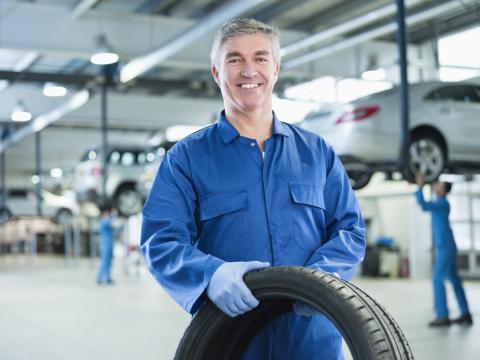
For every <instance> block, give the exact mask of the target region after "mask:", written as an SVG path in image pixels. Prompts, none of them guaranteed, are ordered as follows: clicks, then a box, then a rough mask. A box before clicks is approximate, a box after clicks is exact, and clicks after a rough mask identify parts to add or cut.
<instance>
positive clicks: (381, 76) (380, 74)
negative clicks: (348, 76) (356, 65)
mask: <svg viewBox="0 0 480 360" xmlns="http://www.w3.org/2000/svg"><path fill="white" fill-rule="evenodd" d="M386 77H387V74H386V72H385V69H384V68H378V69H374V70H367V71H364V72H363V73H362V79H363V80H367V81H381V80H385V78H386Z"/></svg>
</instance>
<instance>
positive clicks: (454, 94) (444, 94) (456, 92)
mask: <svg viewBox="0 0 480 360" xmlns="http://www.w3.org/2000/svg"><path fill="white" fill-rule="evenodd" d="M425 100H435V101H447V100H449V101H455V102H464V103H479V102H480V97H479V94H478V91H477V90H476V87H475V86H470V85H453V86H447V87H442V88H439V89H436V90H433V91H432V92H430V93H429V94H428V95H427V96H425Z"/></svg>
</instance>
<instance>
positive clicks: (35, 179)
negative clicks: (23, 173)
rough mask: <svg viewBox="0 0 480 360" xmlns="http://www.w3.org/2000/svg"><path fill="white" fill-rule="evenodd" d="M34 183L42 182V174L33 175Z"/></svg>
mask: <svg viewBox="0 0 480 360" xmlns="http://www.w3.org/2000/svg"><path fill="white" fill-rule="evenodd" d="M31 181H32V184H33V185H37V184H38V183H39V182H40V176H38V175H33V176H32V178H31Z"/></svg>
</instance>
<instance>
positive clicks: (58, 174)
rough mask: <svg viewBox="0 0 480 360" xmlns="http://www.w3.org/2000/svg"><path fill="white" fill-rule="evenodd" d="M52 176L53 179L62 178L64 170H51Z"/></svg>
mask: <svg viewBox="0 0 480 360" xmlns="http://www.w3.org/2000/svg"><path fill="white" fill-rule="evenodd" d="M50 176H51V177H52V178H61V177H62V176H63V170H62V169H60V168H52V169H50Z"/></svg>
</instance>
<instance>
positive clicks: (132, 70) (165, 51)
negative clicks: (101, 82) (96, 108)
mask: <svg viewBox="0 0 480 360" xmlns="http://www.w3.org/2000/svg"><path fill="white" fill-rule="evenodd" d="M264 1H265V0H243V1H233V0H232V1H230V2H228V3H227V4H225V5H224V6H222V7H220V8H218V9H217V10H215V11H213V12H212V13H211V14H210V15H208V16H206V17H205V18H204V19H203V20H202V21H201V22H199V23H197V24H195V25H193V26H192V27H191V28H189V29H188V30H186V31H185V32H184V33H183V34H181V35H179V36H177V37H175V38H174V39H173V40H171V41H169V42H167V43H166V44H164V45H162V46H161V47H159V48H158V49H156V50H154V51H153V52H150V53H148V54H145V55H142V56H139V57H137V58H135V59H133V60H131V61H130V62H129V63H127V64H126V65H125V66H124V67H123V68H122V70H121V71H120V81H121V82H122V83H127V82H129V81H131V80H133V79H135V78H136V77H137V76H139V75H142V74H144V73H146V72H148V71H149V70H151V69H153V68H154V67H156V66H157V65H158V64H159V63H160V62H162V61H163V60H165V59H167V58H169V57H171V56H172V55H174V54H176V53H177V52H179V51H180V50H182V49H184V48H185V47H186V46H188V45H189V44H191V43H192V42H194V41H195V40H197V39H199V38H201V37H203V36H205V35H206V34H208V33H209V32H210V31H213V30H214V29H216V28H217V27H218V26H219V25H220V24H222V23H223V22H225V21H227V20H229V19H232V18H234V17H236V16H238V15H240V14H242V13H244V12H245V11H247V10H249V9H252V8H253V7H255V6H257V5H258V4H260V3H262V2H264Z"/></svg>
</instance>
